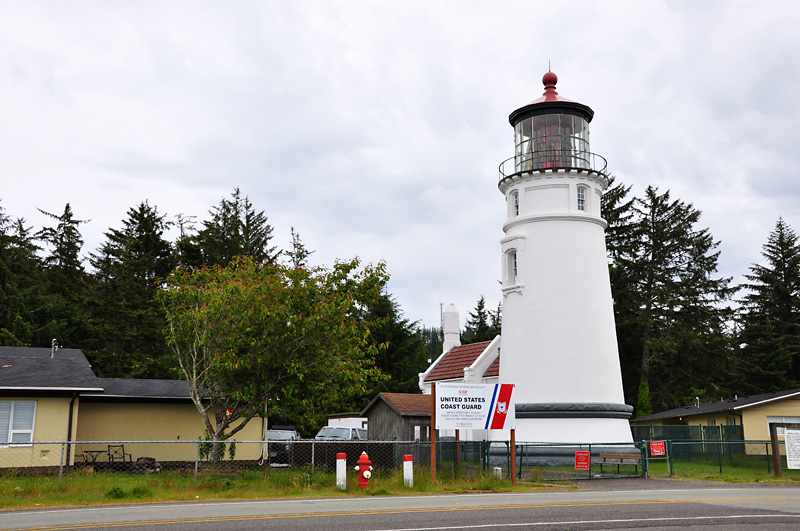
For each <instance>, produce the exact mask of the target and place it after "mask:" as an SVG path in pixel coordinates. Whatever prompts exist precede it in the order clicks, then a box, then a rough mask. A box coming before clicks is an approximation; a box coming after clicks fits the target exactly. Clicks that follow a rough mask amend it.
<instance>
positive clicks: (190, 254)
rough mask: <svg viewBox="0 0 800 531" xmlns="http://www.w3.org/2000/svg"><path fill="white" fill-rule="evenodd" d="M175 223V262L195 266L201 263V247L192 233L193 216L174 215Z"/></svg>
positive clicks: (190, 266)
mask: <svg viewBox="0 0 800 531" xmlns="http://www.w3.org/2000/svg"><path fill="white" fill-rule="evenodd" d="M175 219H176V221H175V224H176V225H177V226H178V230H179V234H178V240H177V241H176V242H175V254H176V261H177V263H179V264H181V265H182V266H184V267H189V268H197V267H200V266H202V265H203V249H201V248H200V244H199V243H197V238H196V236H195V235H193V232H194V219H195V216H184V215H183V214H176V215H175Z"/></svg>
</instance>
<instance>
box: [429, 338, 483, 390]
mask: <svg viewBox="0 0 800 531" xmlns="http://www.w3.org/2000/svg"><path fill="white" fill-rule="evenodd" d="M489 343H491V341H481V342H480V343H470V344H469V345H461V346H458V347H453V348H451V349H450V350H449V351H448V352H447V354H445V355H444V357H443V358H442V359H441V360H440V361H439V363H438V364H437V365H436V367H434V368H433V370H432V371H431V372H430V374H428V376H427V377H426V378H425V381H426V382H434V381H438V380H450V379H453V378H463V377H464V367H469V366H470V365H472V364H473V363H475V360H476V359H478V356H480V355H481V354H482V353H483V351H484V350H486V347H488V346H489Z"/></svg>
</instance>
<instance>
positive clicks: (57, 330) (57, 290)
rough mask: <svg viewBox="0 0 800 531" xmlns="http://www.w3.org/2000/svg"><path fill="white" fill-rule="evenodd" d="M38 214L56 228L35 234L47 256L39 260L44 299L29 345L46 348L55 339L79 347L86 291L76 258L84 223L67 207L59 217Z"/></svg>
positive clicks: (86, 281) (84, 274)
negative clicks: (52, 222) (42, 274)
mask: <svg viewBox="0 0 800 531" xmlns="http://www.w3.org/2000/svg"><path fill="white" fill-rule="evenodd" d="M39 212H41V213H42V214H44V215H46V216H48V217H50V218H52V219H54V220H56V221H57V224H56V226H55V227H45V228H43V229H41V230H40V231H39V232H37V233H36V234H35V238H36V239H38V240H41V241H43V242H44V243H45V245H46V247H48V248H49V249H50V252H49V253H48V254H47V255H46V256H45V257H44V260H43V267H44V282H45V287H44V291H45V296H44V298H43V300H42V301H41V303H42V305H41V306H40V307H39V308H38V309H37V316H36V321H37V322H38V323H40V328H38V329H37V330H36V331H35V332H34V337H33V339H32V343H33V344H34V345H38V346H45V345H47V346H49V345H50V342H51V339H52V338H55V339H57V340H58V342H59V344H60V345H62V346H69V347H79V346H80V345H81V344H82V343H83V340H84V339H85V338H86V337H87V332H86V319H87V314H86V311H85V300H84V296H85V293H86V292H87V290H88V289H89V284H88V277H87V274H86V271H85V269H84V267H83V263H82V260H81V257H80V252H81V248H82V247H83V237H82V236H81V233H80V230H79V227H80V225H81V224H83V223H86V222H87V221H88V220H80V219H76V218H75V217H74V215H73V213H72V208H71V207H70V205H69V203H67V204H66V206H65V207H64V212H63V213H62V214H61V215H56V214H51V213H50V212H45V211H44V210H41V209H39Z"/></svg>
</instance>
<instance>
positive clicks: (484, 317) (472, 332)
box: [461, 295, 499, 345]
mask: <svg viewBox="0 0 800 531" xmlns="http://www.w3.org/2000/svg"><path fill="white" fill-rule="evenodd" d="M491 314H492V312H490V311H487V310H486V298H485V297H484V296H483V295H481V298H480V299H478V303H477V304H476V305H475V310H474V311H472V312H470V314H469V319H467V322H466V323H465V325H464V331H463V332H462V333H461V343H462V344H464V345H467V344H469V343H479V342H481V341H490V340H492V339H494V337H495V335H497V334H496V333H495V326H494V325H495V323H497V322H498V320H499V315H497V316H494V315H491ZM490 320H491V323H490Z"/></svg>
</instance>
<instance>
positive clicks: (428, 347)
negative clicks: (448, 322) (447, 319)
mask: <svg viewBox="0 0 800 531" xmlns="http://www.w3.org/2000/svg"><path fill="white" fill-rule="evenodd" d="M419 333H420V336H422V340H423V342H424V343H425V351H426V353H427V360H426V361H427V363H428V365H430V364H431V362H433V361H434V360H435V359H436V358H438V357H439V356H440V355H441V353H442V348H443V344H444V332H443V331H442V327H440V326H436V327H432V328H428V327H426V326H423V327H422V328H421V329H420V331H419ZM425 368H426V369H427V367H425Z"/></svg>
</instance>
